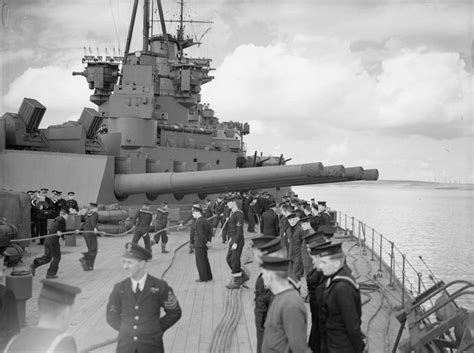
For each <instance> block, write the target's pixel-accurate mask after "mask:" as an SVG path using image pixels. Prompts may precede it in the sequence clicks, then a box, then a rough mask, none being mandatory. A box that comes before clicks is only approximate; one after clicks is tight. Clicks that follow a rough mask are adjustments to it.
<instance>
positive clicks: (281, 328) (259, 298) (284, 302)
mask: <svg viewBox="0 0 474 353" xmlns="http://www.w3.org/2000/svg"><path fill="white" fill-rule="evenodd" d="M244 205H247V210H246V211H247V218H246V217H245V214H246V212H245V211H244ZM279 211H281V212H279ZM192 213H193V217H194V219H195V220H196V222H195V223H194V224H193V225H192V227H191V243H193V242H194V248H195V250H196V266H197V269H198V273H199V278H198V279H197V280H196V281H197V282H207V281H210V280H212V272H211V268H210V266H209V260H208V256H207V249H208V248H209V247H210V242H211V239H212V237H213V236H214V235H215V232H216V228H217V226H218V225H219V224H220V225H221V231H222V240H223V242H226V243H227V244H228V251H227V255H226V262H227V264H228V266H229V268H230V271H231V278H232V279H231V282H230V283H229V284H227V285H226V287H227V288H229V289H237V288H240V286H242V285H243V284H244V283H245V282H246V281H248V279H249V276H248V274H247V273H246V272H245V270H244V268H243V267H242V266H241V262H240V257H241V254H242V250H243V248H244V243H245V238H244V231H243V228H244V222H245V220H246V221H247V222H248V226H249V228H248V230H249V231H252V230H253V229H252V227H251V226H252V224H253V221H255V224H259V226H260V233H261V235H259V236H256V237H253V238H252V246H253V249H254V258H255V260H256V262H257V263H258V265H259V267H260V269H261V273H260V275H259V276H258V278H257V280H256V282H255V324H256V333H257V352H258V353H260V352H311V351H312V352H315V353H316V352H317V353H319V352H355V353H359V352H363V350H364V347H365V343H364V335H363V333H362V331H361V327H360V326H361V299H360V292H359V286H358V284H357V282H356V281H355V279H354V278H353V276H352V275H351V270H350V268H349V267H348V265H347V263H346V257H345V254H344V252H343V250H342V243H341V242H340V241H337V240H333V239H334V234H335V233H336V231H337V229H336V227H335V226H334V223H335V220H334V219H333V218H332V215H331V212H330V210H329V209H328V208H327V206H326V202H325V201H318V202H316V201H315V200H314V199H311V200H310V201H309V202H307V201H305V200H300V199H298V198H297V197H295V196H292V197H290V196H284V197H283V199H282V200H281V201H280V202H279V203H278V204H277V203H276V202H275V200H274V199H273V197H272V196H270V195H269V194H259V193H253V194H249V193H246V194H243V195H241V194H229V195H226V196H219V197H218V199H217V201H216V202H215V203H214V204H211V203H209V202H206V205H205V206H201V205H200V204H199V203H198V202H196V203H195V204H194V205H193V207H192ZM216 219H217V220H218V221H216ZM255 224H253V225H254V226H255ZM303 278H304V279H305V280H306V285H307V291H306V293H307V296H306V297H305V298H303V297H302V295H300V291H301V289H302V288H301V283H304V281H302V279H303ZM305 301H307V302H309V304H310V309H311V330H310V336H309V339H307V337H306V332H307V313H306V309H305V305H304V302H305Z"/></svg>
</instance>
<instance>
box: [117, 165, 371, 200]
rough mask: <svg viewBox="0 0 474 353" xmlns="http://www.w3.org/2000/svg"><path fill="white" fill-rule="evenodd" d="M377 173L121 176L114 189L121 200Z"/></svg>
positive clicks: (313, 170)
mask: <svg viewBox="0 0 474 353" xmlns="http://www.w3.org/2000/svg"><path fill="white" fill-rule="evenodd" d="M377 179H378V171H377V170H364V169H363V168H362V167H351V168H344V166H342V165H335V166H327V167H325V166H323V164H322V163H320V162H317V163H308V164H296V165H283V166H269V167H256V168H238V169H220V170H209V171H198V172H181V173H141V174H118V175H116V176H115V183H114V189H115V194H116V196H117V197H119V198H123V197H127V196H129V195H134V194H143V193H149V194H155V195H159V194H170V193H173V194H182V195H184V194H193V193H197V194H215V193H219V192H224V191H240V190H251V189H260V188H270V187H282V186H296V185H308V184H321V183H332V182H343V181H354V180H377Z"/></svg>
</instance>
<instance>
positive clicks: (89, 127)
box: [0, 0, 472, 352]
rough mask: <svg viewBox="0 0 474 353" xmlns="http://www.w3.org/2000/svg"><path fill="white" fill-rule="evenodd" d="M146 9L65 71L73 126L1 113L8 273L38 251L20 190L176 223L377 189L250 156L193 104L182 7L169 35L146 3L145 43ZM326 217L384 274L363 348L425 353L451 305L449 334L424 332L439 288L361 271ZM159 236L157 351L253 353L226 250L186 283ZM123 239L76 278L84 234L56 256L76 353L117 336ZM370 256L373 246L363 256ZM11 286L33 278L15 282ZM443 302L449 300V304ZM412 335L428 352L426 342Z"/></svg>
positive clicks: (177, 239) (110, 243)
mask: <svg viewBox="0 0 474 353" xmlns="http://www.w3.org/2000/svg"><path fill="white" fill-rule="evenodd" d="M152 4H154V2H153V3H152V2H151V1H150V0H143V1H142V6H143V19H142V20H143V21H142V23H143V26H142V27H143V28H142V47H141V48H140V50H135V51H132V49H131V43H132V37H133V35H134V28H135V22H136V17H137V9H138V6H139V5H140V1H139V0H134V2H133V8H132V13H131V18H130V25H129V30H128V35H127V39H126V46H125V50H124V53H123V55H119V56H115V55H114V56H108V55H105V56H102V55H99V54H97V55H93V54H92V52H90V51H88V50H87V48H85V55H84V57H83V58H82V64H83V66H84V67H83V70H82V71H81V70H78V71H75V72H73V73H72V74H73V75H74V76H77V79H78V80H79V79H82V80H85V83H86V84H87V85H88V86H89V88H90V89H91V91H92V94H91V96H90V101H91V102H92V103H94V104H95V105H96V106H97V109H91V108H85V109H84V110H83V112H82V114H81V116H80V118H79V119H78V120H77V121H73V122H64V123H63V124H61V125H55V126H49V127H47V128H44V129H43V128H40V127H39V126H40V124H41V121H42V118H43V116H44V115H45V114H46V110H47V107H45V106H43V105H42V104H41V102H39V101H38V100H36V99H34V98H30V97H25V99H24V100H23V102H22V104H21V106H20V107H19V110H18V112H16V113H13V112H7V113H5V114H4V115H3V116H2V117H1V118H0V187H1V190H0V197H1V198H2V203H1V204H0V217H3V218H6V219H7V220H8V221H9V223H11V224H13V225H14V227H15V228H16V230H17V231H16V233H15V235H14V236H11V228H6V227H5V228H2V231H3V230H4V229H6V231H5V233H6V234H8V235H7V237H8V238H9V239H10V240H11V242H12V243H17V244H21V246H22V247H25V248H26V253H25V255H24V258H23V259H22V261H21V262H20V263H19V265H17V268H18V269H20V270H21V268H22V266H26V264H27V263H28V262H29V261H31V260H32V258H33V257H34V256H35V255H37V254H38V252H39V251H41V249H39V248H38V247H35V246H34V245H33V244H31V243H30V242H29V240H28V239H29V238H30V232H29V222H30V219H29V217H30V214H29V207H30V206H29V196H27V195H26V194H25V193H24V192H25V191H26V190H35V189H37V188H39V187H50V188H53V187H54V188H56V189H59V190H69V189H71V187H70V185H71V184H73V185H74V186H73V188H74V190H75V191H76V193H77V195H78V201H79V203H80V204H81V205H85V204H87V203H88V202H95V203H99V204H105V205H110V204H117V205H119V207H121V208H123V209H133V208H134V207H137V205H141V204H143V203H144V202H147V203H150V204H152V205H156V204H160V203H161V202H167V203H168V204H170V206H171V207H172V208H173V209H175V210H177V212H178V216H176V219H182V218H183V217H182V215H181V214H180V213H183V214H185V213H186V210H187V209H188V208H189V207H188V206H189V205H190V204H192V203H194V202H195V200H196V199H199V200H204V199H206V198H208V197H209V198H215V196H216V195H217V194H220V193H226V192H241V191H248V190H267V191H268V192H270V193H271V194H273V195H274V196H275V197H276V198H279V197H281V196H282V195H284V194H285V193H291V190H290V189H289V187H291V186H296V185H306V184H320V183H335V182H350V181H357V180H373V181H375V180H377V179H378V171H377V170H376V169H364V168H363V167H359V166H355V167H345V166H342V165H330V166H325V165H323V164H322V163H321V162H314V163H307V164H296V165H292V164H289V163H288V162H289V161H290V158H287V156H284V155H280V156H271V155H263V154H258V153H257V152H254V153H253V154H250V155H248V154H247V150H246V146H245V143H244V137H245V136H246V135H248V134H249V133H250V131H251V127H250V126H249V124H248V123H246V122H235V121H220V120H219V118H218V117H217V116H216V113H215V112H214V111H213V110H212V109H211V108H210V105H208V104H205V103H203V102H201V95H200V92H201V86H202V85H204V84H206V83H208V82H210V81H211V80H212V79H213V76H211V71H212V67H211V60H210V59H208V58H191V57H189V56H187V55H185V51H186V49H188V48H190V47H192V46H194V45H196V44H198V43H197V42H196V41H194V40H193V39H192V38H190V37H188V36H186V35H185V33H184V28H185V27H184V24H185V23H186V21H185V20H184V17H183V1H181V2H180V5H181V15H180V18H179V20H177V24H178V27H177V28H178V29H177V33H176V34H170V33H168V31H167V23H169V22H168V21H167V20H166V19H165V18H164V15H163V8H162V4H161V1H159V0H158V1H157V2H156V6H157V12H158V15H159V24H160V26H159V29H160V30H161V32H160V33H159V34H155V33H152V26H151V23H152V22H153V11H152V10H151V6H152ZM59 166H60V167H61V169H62V170H64V171H67V174H66V176H67V178H65V175H64V174H59V173H55V172H54V171H55V170H57V168H58V167H59ZM32 169H34V170H35V173H34V174H33V173H31V170H32ZM3 201H4V202H3ZM333 221H334V224H335V225H337V226H338V229H339V233H338V237H340V238H341V239H344V240H345V250H346V251H347V252H348V254H349V255H350V257H351V260H350V264H351V266H354V268H356V269H358V270H359V271H360V274H361V276H362V275H363V276H365V277H367V278H370V277H371V276H372V275H373V274H374V273H375V274H376V275H377V276H378V275H380V276H378V277H382V274H383V273H384V271H385V277H384V278H386V279H388V278H390V280H389V281H385V282H386V283H385V282H384V281H381V280H379V281H378V282H377V283H378V286H377V285H375V287H371V286H367V288H369V289H370V291H374V292H376V293H375V294H374V296H373V297H371V298H373V300H371V299H369V300H367V301H366V303H368V304H369V305H366V306H365V309H366V310H365V311H364V326H365V330H366V332H367V331H371V332H370V333H369V332H367V333H368V336H369V337H368V342H369V347H371V348H370V349H369V351H371V352H385V351H390V349H392V346H393V347H395V343H396V345H397V346H398V343H399V342H400V341H401V339H403V340H404V341H403V345H402V347H405V348H403V349H404V350H403V351H407V352H408V351H410V349H411V348H412V347H419V346H420V343H419V342H422V343H421V347H422V349H425V348H423V347H424V346H425V345H426V346H428V345H429V346H430V347H431V346H432V344H431V343H432V341H433V340H434V339H438V338H439V337H440V336H442V335H443V334H445V331H447V330H448V329H451V328H452V327H454V326H455V325H456V324H457V323H458V322H461V321H462V322H465V321H466V317H467V316H466V312H465V311H462V310H461V309H460V308H458V307H457V306H456V305H455V304H453V305H454V309H452V307H451V306H450V308H451V309H452V310H451V312H450V314H449V315H448V318H447V319H446V320H447V321H449V324H446V323H444V324H445V325H447V328H446V329H445V330H442V329H440V328H439V326H437V325H436V324H433V325H432V326H430V324H427V323H426V321H427V320H426V319H425V318H424V317H423V315H424V313H423V310H422V309H420V305H421V303H425V302H426V301H427V300H431V298H432V297H433V296H434V295H437V294H439V293H440V292H442V291H444V292H447V289H446V288H447V286H449V284H448V285H446V284H444V283H438V284H436V285H435V287H433V288H430V289H428V291H427V292H423V291H422V290H421V289H420V290H418V295H413V296H411V295H409V294H408V293H409V292H410V291H407V290H406V289H405V286H404V283H402V281H401V280H400V281H399V282H397V281H392V277H391V276H390V277H389V274H390V273H391V269H392V266H391V264H390V265H387V264H386V263H385V262H383V266H382V265H381V266H380V270H377V269H375V270H374V268H373V264H371V263H370V262H367V263H366V264H365V265H363V266H360V265H361V264H362V263H363V262H364V261H363V259H364V258H365V257H364V256H365V255H362V254H361V252H362V250H363V249H365V250H368V249H369V246H368V245H367V244H366V243H364V242H361V239H360V237H357V234H356V232H354V229H350V227H348V226H347V224H346V225H345V227H344V226H343V225H342V221H341V220H340V219H339V221H338V220H333ZM246 236H249V234H247V235H246ZM11 238H14V239H11ZM170 238H171V240H170V246H171V247H173V250H174V251H173V252H172V254H169V255H160V254H154V260H153V261H152V262H151V266H150V268H149V270H150V273H151V274H153V275H156V276H158V277H163V278H165V279H166V280H167V281H168V282H169V283H170V285H171V286H172V287H173V288H174V289H175V291H176V293H177V296H178V298H179V300H180V302H181V303H182V306H183V313H184V314H183V315H184V317H183V318H182V319H181V321H180V322H179V324H178V325H176V327H173V328H172V329H171V330H170V332H167V334H166V335H165V348H166V351H167V352H221V351H224V352H253V351H255V337H254V336H255V335H254V326H253V313H252V305H253V304H252V302H253V291H252V290H251V289H246V288H241V289H239V290H232V291H229V290H226V289H225V287H224V285H223V284H224V283H225V282H226V281H227V279H228V278H227V277H228V273H227V271H226V265H225V262H224V251H225V246H224V245H222V244H216V242H214V244H213V249H212V250H211V251H210V257H211V266H212V268H213V269H215V280H214V281H213V283H209V284H205V285H203V286H198V285H197V284H195V283H194V280H193V278H191V277H192V276H194V274H193V273H192V271H189V268H192V266H193V256H190V255H189V254H187V253H186V251H185V250H183V249H184V248H185V245H186V244H187V239H188V236H187V234H186V233H185V232H183V231H179V232H174V233H172V234H171V237H170ZM127 240H128V237H127V235H126V234H125V235H124V236H123V237H106V238H102V239H101V252H102V254H101V255H102V256H100V255H99V259H98V261H97V269H96V270H95V271H94V272H93V273H82V272H80V273H78V271H77V269H78V263H77V258H76V256H75V255H78V254H79V249H80V248H84V242H83V240H82V238H80V237H78V239H77V241H78V244H77V245H76V244H75V243H74V244H69V245H70V246H66V247H64V248H63V259H62V261H61V270H60V273H59V275H60V278H64V280H65V281H67V282H69V283H71V284H74V285H78V286H80V287H81V288H82V289H83V295H82V297H80V298H78V302H77V305H76V307H77V309H76V313H75V314H74V317H73V320H72V325H71V328H70V332H71V333H72V334H73V335H74V336H75V337H76V339H77V341H78V345H79V348H80V349H81V350H82V351H84V352H86V351H100V352H108V351H110V352H111V351H113V350H114V345H113V343H114V341H115V333H114V332H113V330H112V329H111V328H110V327H107V325H106V323H105V319H104V312H103V307H104V304H105V303H106V301H107V298H108V294H109V293H110V290H111V288H112V286H113V283H115V282H118V281H119V280H120V279H121V277H122V276H123V274H122V273H121V272H120V263H119V262H118V261H117V254H120V252H121V251H122V249H123V245H124V243H125V241H127ZM0 245H2V246H3V244H0ZM365 250H364V251H365ZM373 250H374V249H373V246H372V255H373V254H374V251H373ZM249 253H250V251H249V250H248V251H247V255H244V257H245V256H247V257H248V259H247V260H248V261H247V262H248V263H247V266H248V267H249V273H250V274H251V278H252V281H254V280H255V277H256V274H257V271H258V268H257V267H256V265H255V264H253V263H252V261H251V259H250V255H248V254H249ZM365 259H366V260H367V258H365ZM381 260H382V259H381ZM381 263H382V261H381ZM38 272H40V274H41V271H38ZM20 273H22V272H21V271H20ZM72 273H74V276H71V275H70V274H72ZM19 277H21V278H22V279H25V280H28V281H31V280H32V278H31V276H30V275H28V274H25V273H23V274H22V275H20V276H19ZM10 278H12V276H10ZM38 282H39V281H36V280H34V281H33V284H32V288H31V293H30V294H29V297H28V295H27V296H24V297H21V299H22V303H21V307H22V308H23V311H24V314H25V318H24V321H25V322H24V323H25V324H26V325H34V324H36V323H37V318H38V315H37V314H38V313H37V308H36V307H35V301H34V300H29V298H31V297H32V298H36V297H37V296H38V293H39V283H38ZM252 284H253V282H251V284H250V285H252ZM389 286H391V287H390V288H391V289H390V290H391V291H393V292H394V293H396V294H393V293H392V295H396V296H399V297H400V298H403V299H398V300H399V301H401V304H402V305H401V306H400V307H397V308H396V309H397V310H392V309H393V308H392V304H390V303H391V302H390V300H389V299H387V298H388V297H389V294H387V292H386V291H388V290H387V289H384V288H388V287H389ZM376 295H377V297H376ZM453 300H454V299H452V298H450V297H449V295H448V300H447V302H448V303H452V302H453ZM387 302H388V303H389V304H390V305H388V306H390V307H389V308H387ZM441 305H442V304H441ZM450 305H451V304H450ZM369 307H370V308H369ZM393 307H395V305H393ZM434 311H436V310H433V312H434ZM397 312H398V313H399V320H398V321H400V322H402V323H403V324H404V323H405V322H407V321H408V322H409V323H410V325H411V326H410V330H409V331H410V335H407V332H406V331H403V327H404V325H401V326H400V327H401V328H402V329H400V331H399V332H397V329H398V326H399V325H397V324H396V323H397V318H396V316H395V314H396V313H397ZM428 312H429V310H428ZM453 312H454V314H453ZM420 317H421V318H422V319H420ZM471 317H472V315H471ZM454 318H455V319H454ZM446 320H444V321H446ZM413 323H414V324H413ZM421 323H423V327H421V326H422V325H421ZM443 327H444V326H443ZM196 328H199V330H198V329H196ZM466 332H467V331H466ZM412 333H413V334H412ZM466 335H468V334H467V333H466ZM413 336H416V339H415V341H411V340H410V339H411V337H413ZM426 337H427V338H426ZM423 339H426V340H429V342H428V341H427V342H428V343H426V344H425V343H424V342H425V341H423ZM466 342H467V343H466ZM470 342H472V335H471V336H466V337H464V338H463V339H462V340H459V342H457V347H454V344H453V343H451V342H450V343H451V344H452V345H453V347H454V348H459V347H461V348H462V349H464V348H463V347H467V349H470V347H472V346H471V345H470V344H471V343H470ZM436 344H437V345H438V346H440V345H441V343H439V342H437V343H436ZM394 349H395V350H396V349H397V348H396V347H395V348H394ZM417 349H418V348H417ZM426 349H428V348H426ZM462 349H461V351H462ZM421 351H423V350H421ZM425 351H429V350H425ZM439 351H442V350H441V349H440V350H439Z"/></svg>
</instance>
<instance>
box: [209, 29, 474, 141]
mask: <svg viewBox="0 0 474 353" xmlns="http://www.w3.org/2000/svg"><path fill="white" fill-rule="evenodd" d="M308 48H309V49H308ZM470 80H471V77H470V74H469V73H468V72H466V71H465V70H464V62H463V61H462V60H461V58H460V57H459V55H458V54H456V53H439V52H426V51H421V50H416V51H409V50H407V51H405V52H402V53H399V54H398V55H396V56H394V57H391V58H387V59H384V60H383V61H382V72H381V73H380V74H379V75H371V74H369V73H368V72H366V71H365V70H364V67H363V65H362V63H361V60H360V56H359V55H358V54H357V53H352V52H351V51H350V43H349V42H347V41H341V40H338V39H335V38H322V37H317V38H309V37H302V36H300V37H298V38H296V40H295V41H292V42H288V43H277V44H274V45H269V46H266V47H261V46H255V45H244V46H240V47H239V48H237V49H236V50H235V51H234V52H233V53H232V54H231V55H229V56H228V57H226V58H225V60H224V62H223V63H222V65H221V66H220V67H219V68H218V71H217V78H216V79H215V81H214V82H212V83H210V84H209V86H208V87H206V91H205V95H206V98H207V99H209V101H210V102H212V103H213V106H214V108H216V110H217V112H218V113H219V115H221V116H225V117H226V119H227V118H229V119H232V120H242V119H241V117H242V116H245V117H248V116H252V117H257V118H258V120H261V121H267V122H269V123H272V125H273V127H279V129H280V130H282V131H285V132H288V131H291V129H295V128H297V129H299V130H300V131H301V130H302V131H303V132H302V136H303V137H305V136H306V135H307V134H308V136H309V135H312V134H314V133H316V132H317V131H318V127H320V126H321V124H323V125H330V126H338V127H340V128H344V129H351V130H367V129H383V130H384V132H385V133H396V134H408V135H410V134H417V135H419V134H422V135H426V136H431V137H436V138H452V137H455V136H458V135H465V134H472V133H473V131H472V128H471V130H470V131H469V127H470V126H471V127H472V116H471V114H470V102H471V99H472V89H471V87H470ZM235 102H238V103H237V104H235ZM461 118H462V119H461ZM423 125H426V126H427V128H426V129H421V128H420V127H421V126H423ZM466 127H467V128H468V129H466ZM287 129H290V130H287ZM389 129H392V130H389Z"/></svg>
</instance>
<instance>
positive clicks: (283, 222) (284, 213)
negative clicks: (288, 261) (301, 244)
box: [278, 202, 292, 256]
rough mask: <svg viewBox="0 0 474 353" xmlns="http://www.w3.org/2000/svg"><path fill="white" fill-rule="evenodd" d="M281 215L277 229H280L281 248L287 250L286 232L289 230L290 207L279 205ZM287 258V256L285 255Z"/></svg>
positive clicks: (285, 204)
mask: <svg viewBox="0 0 474 353" xmlns="http://www.w3.org/2000/svg"><path fill="white" fill-rule="evenodd" d="M280 209H281V215H280V220H279V225H278V227H279V229H280V239H281V242H282V244H283V246H284V247H285V248H286V249H287V250H288V248H289V242H288V236H287V231H288V229H289V228H290V223H289V222H288V215H289V214H291V213H292V209H291V206H290V205H289V204H288V203H286V202H281V203H280ZM287 256H288V254H287Z"/></svg>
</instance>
